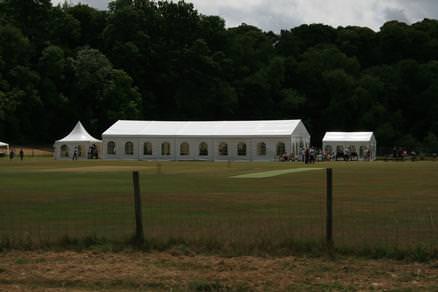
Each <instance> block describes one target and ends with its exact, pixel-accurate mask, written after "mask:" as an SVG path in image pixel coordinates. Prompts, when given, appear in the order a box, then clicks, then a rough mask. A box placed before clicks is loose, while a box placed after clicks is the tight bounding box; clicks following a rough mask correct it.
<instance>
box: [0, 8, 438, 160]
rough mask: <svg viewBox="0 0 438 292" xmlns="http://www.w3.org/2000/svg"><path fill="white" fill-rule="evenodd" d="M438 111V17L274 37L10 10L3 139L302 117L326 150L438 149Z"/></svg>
mask: <svg viewBox="0 0 438 292" xmlns="http://www.w3.org/2000/svg"><path fill="white" fill-rule="evenodd" d="M437 112H438V21H437V20H433V19H425V20H423V21H420V22H418V23H414V24H412V25H408V24H405V23H402V22H398V21H389V22H387V23H385V24H383V26H382V27H381V29H380V30H379V31H373V30H371V29H369V28H365V27H355V26H347V27H338V28H333V27H330V26H327V25H323V24H309V25H301V26H298V27H295V28H292V29H288V28H284V30H282V31H281V32H280V33H279V34H276V33H274V32H264V31H262V30H261V29H259V28H257V27H255V26H252V25H248V24H241V25H239V26H237V27H232V28H226V26H225V22H224V20H223V19H222V18H220V17H218V16H209V15H201V14H199V13H198V11H197V10H196V9H195V8H194V6H193V4H191V3H187V2H184V1H178V2H175V1H172V2H171V1H155V0H116V1H110V2H109V3H108V10H106V11H99V10H96V9H94V8H92V7H89V6H87V5H83V4H77V5H69V4H68V3H64V4H63V5H57V6H53V5H52V4H51V2H50V0H0V138H1V139H0V140H10V141H11V142H27V143H52V142H53V140H54V139H56V138H59V137H60V136H62V135H63V134H65V131H66V129H67V128H68V127H70V126H71V125H72V124H74V122H75V120H77V119H81V120H83V121H84V122H86V123H87V124H88V125H91V128H90V130H91V132H92V133H93V134H95V135H97V136H98V135H99V134H100V133H101V132H102V131H103V130H104V129H105V128H107V127H108V126H109V125H110V124H111V123H112V122H114V121H115V120H117V119H134V118H144V119H168V120H177V119H187V120H208V119H218V120H223V119H232V120H237V119H287V118H302V119H304V121H305V123H306V125H307V127H308V128H309V130H310V132H311V133H312V139H313V143H315V144H318V143H320V141H321V137H322V135H323V133H324V131H326V130H374V131H375V132H376V135H377V140H378V144H379V146H381V147H382V149H385V148H387V149H390V148H391V147H393V146H396V144H397V146H398V145H404V146H406V147H411V148H417V149H423V150H424V151H429V152H431V151H437V137H438V115H437V114H436V113H437ZM35 125H38V127H35Z"/></svg>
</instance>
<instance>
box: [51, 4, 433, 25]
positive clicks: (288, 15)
mask: <svg viewBox="0 0 438 292" xmlns="http://www.w3.org/2000/svg"><path fill="white" fill-rule="evenodd" d="M53 1H54V3H59V2H63V0H53ZM174 1H177V0H174ZM186 1H189V2H193V3H194V6H195V8H196V9H197V10H198V11H199V12H200V13H203V14H207V15H219V16H221V17H222V18H224V19H225V21H226V23H227V26H228V27H232V26H236V25H239V24H241V23H243V22H244V23H247V24H251V25H256V26H258V27H260V28H262V29H264V30H273V31H277V32H278V31H280V29H289V28H292V27H295V26H297V25H300V24H303V23H307V24H308V23H315V22H316V23H324V24H329V25H332V26H335V27H336V26H346V25H357V26H368V27H371V28H373V29H375V30H377V29H379V27H381V26H382V25H383V23H384V22H385V21H388V20H394V19H396V20H399V21H403V22H408V23H412V22H416V21H420V20H422V19H423V18H438V0H221V1H214V0H186ZM71 2H73V3H77V2H82V3H84V4H88V5H91V6H93V7H96V8H98V9H106V8H107V5H108V2H109V1H108V0H71Z"/></svg>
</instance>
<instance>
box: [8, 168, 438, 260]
mask: <svg viewBox="0 0 438 292" xmlns="http://www.w3.org/2000/svg"><path fill="white" fill-rule="evenodd" d="M221 167H224V168H225V167H229V166H226V165H224V166H221ZM161 168H162V166H161V165H160V166H159V170H158V167H157V172H154V171H150V172H143V173H141V180H140V182H141V184H140V188H141V200H142V217H143V218H142V222H143V231H144V238H145V240H146V242H148V243H149V244H152V245H154V246H155V247H157V248H166V247H169V246H172V245H184V246H187V247H194V248H198V249H203V248H205V249H221V250H226V251H235V252H241V253H247V252H251V251H254V250H256V251H257V250H258V251H261V252H268V253H271V252H272V253H276V252H282V251H288V250H291V249H295V248H300V247H301V248H303V247H304V248H312V247H317V246H324V245H325V244H326V236H327V234H326V227H327V226H326V224H327V213H326V210H327V209H326V208H327V200H326V199H327V197H326V176H325V172H324V171H314V172H312V173H310V172H308V173H302V174H294V175H293V176H292V177H289V176H284V177H276V178H272V179H268V180H238V179H228V180H226V181H225V180H223V179H220V178H215V175H214V173H209V174H207V177H205V176H199V175H196V176H195V175H190V174H187V173H185V172H183V171H182V172H181V173H179V174H178V175H176V174H169V175H166V173H162V169H161ZM239 171H241V172H245V171H247V170H245V169H243V170H239ZM347 173H348V168H344V169H341V170H340V171H339V173H338V172H337V171H336V170H335V172H334V188H333V197H334V199H333V240H334V245H335V247H336V248H337V249H351V250H355V249H357V250H359V249H367V248H368V249H373V248H374V249H375V248H381V249H402V250H416V249H418V248H419V247H421V248H427V249H430V250H434V251H436V250H437V249H438V230H437V224H438V222H437V221H438V198H437V194H436V192H435V191H434V190H433V188H434V186H435V184H433V183H432V184H428V185H427V186H426V187H424V188H421V187H420V188H418V189H414V188H413V187H412V186H409V182H406V186H409V187H406V188H407V189H404V190H403V186H402V190H403V192H402V193H397V192H396V193H394V192H391V191H390V190H389V189H388V188H385V184H386V183H389V184H390V183H391V176H390V175H389V176H388V175H387V176H385V177H382V176H381V174H379V173H375V174H373V173H368V174H367V175H366V181H363V180H361V179H360V177H359V178H355V179H353V180H351V176H348V175H347ZM108 176H109V177H108ZM38 178H40V179H42V177H41V175H39V176H36V177H35V178H34V179H35V183H33V184H29V185H26V186H22V187H20V188H18V189H20V190H21V191H20V192H17V191H16V190H17V188H16V186H15V185H14V183H9V184H8V185H7V187H6V188H3V189H2V190H1V196H0V200H1V204H0V241H1V242H2V245H4V246H12V247H13V246H22V245H24V246H29V247H34V246H35V247H38V246H44V245H50V244H53V243H59V242H62V241H63V240H66V239H69V240H70V241H71V240H73V241H74V240H81V239H84V238H102V239H105V240H108V241H114V242H121V243H123V242H127V241H129V240H131V239H132V238H133V236H134V234H135V229H136V224H135V204H134V195H133V186H132V183H131V173H129V172H126V173H123V174H120V173H117V174H112V175H108V174H104V173H101V174H99V175H92V176H91V178H90V177H89V176H88V175H87V174H72V173H70V174H69V177H68V178H66V177H65V176H62V175H61V174H54V175H53V176H50V178H46V180H44V179H42V180H43V181H42V182H39V181H38ZM347 178H349V179H347ZM430 179H431V180H434V178H430ZM89 180H91V182H90V181H89ZM204 180H206V181H207V183H205V182H204ZM385 180H389V182H385ZM16 183H19V182H16ZM48 183H50V186H51V187H47V189H45V186H47V185H48ZM63 184H65V185H63ZM401 184H403V183H402V182H401ZM90 185H94V189H93V190H91V191H89V192H87V191H86V190H87V188H89V187H90ZM358 185H361V186H362V187H357V186H358ZM428 188H431V189H428ZM60 189H64V190H65V191H60ZM353 192H354V193H353Z"/></svg>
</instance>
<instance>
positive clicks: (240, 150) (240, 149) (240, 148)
mask: <svg viewBox="0 0 438 292" xmlns="http://www.w3.org/2000/svg"><path fill="white" fill-rule="evenodd" d="M237 155H239V156H246V144H245V143H242V142H240V143H239V144H237Z"/></svg>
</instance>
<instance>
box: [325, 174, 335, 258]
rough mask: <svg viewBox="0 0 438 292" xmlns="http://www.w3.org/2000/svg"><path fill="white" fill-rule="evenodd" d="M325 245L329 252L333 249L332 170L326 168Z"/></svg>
mask: <svg viewBox="0 0 438 292" xmlns="http://www.w3.org/2000/svg"><path fill="white" fill-rule="evenodd" d="M326 187H327V199H326V207H327V210H326V216H327V217H326V243H327V247H328V248H329V250H332V249H333V246H334V244H333V170H332V169H331V168H327V170H326Z"/></svg>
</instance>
